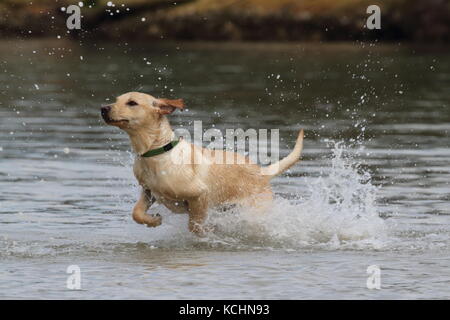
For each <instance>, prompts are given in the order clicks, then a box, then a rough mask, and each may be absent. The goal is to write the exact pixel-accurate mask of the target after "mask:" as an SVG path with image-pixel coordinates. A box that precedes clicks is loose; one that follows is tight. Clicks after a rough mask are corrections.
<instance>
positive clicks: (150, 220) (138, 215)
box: [133, 190, 162, 227]
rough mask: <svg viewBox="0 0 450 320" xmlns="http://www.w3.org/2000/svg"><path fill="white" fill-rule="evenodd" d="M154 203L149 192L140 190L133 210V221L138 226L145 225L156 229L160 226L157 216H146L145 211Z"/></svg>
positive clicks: (159, 218) (158, 216)
mask: <svg viewBox="0 0 450 320" xmlns="http://www.w3.org/2000/svg"><path fill="white" fill-rule="evenodd" d="M154 202H155V198H154V197H153V196H152V194H151V192H150V190H142V192H141V196H140V198H139V200H138V201H137V202H136V204H135V206H134V208H133V219H134V221H136V222H137V223H139V224H146V225H147V226H148V227H157V226H159V225H160V224H161V221H162V218H161V216H160V215H159V214H155V215H153V214H152V215H150V214H147V213H146V212H147V210H148V209H149V208H150V206H151V205H152V204H153V203H154Z"/></svg>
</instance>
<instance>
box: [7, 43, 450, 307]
mask: <svg viewBox="0 0 450 320" xmlns="http://www.w3.org/2000/svg"><path fill="white" fill-rule="evenodd" d="M448 51H449V50H448V48H440V49H434V48H431V49H430V48H427V49H425V48H420V47H411V46H406V45H396V44H392V45H380V44H377V45H369V44H360V43H355V44H332V45H330V44H329V45H325V44H323V45H321V44H264V43H263V44H257V43H253V44H252V43H242V44H228V43H177V44H171V43H145V44H144V43H125V42H124V43H118V44H107V43H83V42H77V41H74V42H66V41H63V40H33V41H19V40H17V41H3V42H1V43H0V298H3V299H12V298H19V299H23V298H31V299H52V298H54V299H109V298H111V299H119V298H124V299H130V298H133V299H178V298H181V299H216V298H217V299H241V298H242V299H244V298H245V299H321V298H323V299H339V298H343V299H352V298H354V299H408V298H414V299H424V298H433V299H436V298H447V299H448V298H450V289H449V288H450V259H449V257H450V188H449V181H450V149H449V129H450V90H449V88H450V55H449V54H448ZM134 90H136V91H142V92H147V93H151V94H153V95H155V96H158V97H173V98H183V99H185V101H186V103H187V106H188V108H187V111H185V112H182V113H178V114H174V115H173V116H171V119H170V120H171V123H172V125H173V126H174V127H175V128H180V127H183V128H187V129H188V130H192V126H193V121H195V120H199V121H202V124H203V128H204V129H208V128H213V127H214V128H217V129H219V130H223V131H225V130H226V129H229V128H231V129H236V128H243V129H248V128H255V129H278V130H279V132H280V146H281V150H280V154H281V156H284V155H286V154H287V153H288V152H289V149H290V148H292V147H293V144H294V141H295V137H296V135H297V132H298V130H299V129H300V128H304V129H305V130H306V140H305V148H304V157H303V161H302V162H301V163H300V164H298V165H296V166H295V167H293V168H292V169H291V170H290V171H288V172H287V173H286V174H284V175H282V176H279V177H277V178H276V179H274V180H273V189H274V191H275V193H276V199H275V202H274V205H273V208H271V210H270V212H269V213H268V214H267V215H265V216H261V217H257V218H252V219H249V218H248V217H247V216H246V215H245V213H244V212H238V211H228V212H214V211H213V212H211V213H210V218H209V220H210V222H211V223H212V224H214V225H215V226H216V231H214V233H212V234H209V235H208V236H207V237H206V238H197V237H195V236H192V235H191V234H189V232H188V231H187V227H186V226H187V216H185V215H174V214H171V213H170V212H169V211H168V210H167V209H165V208H163V207H161V206H155V207H153V208H152V209H151V210H152V212H159V213H160V214H161V215H162V216H163V224H162V225H161V226H160V227H158V228H154V229H149V228H145V227H143V226H142V225H138V224H136V223H134V222H133V220H132V219H131V215H130V212H131V209H132V206H133V203H134V201H136V199H137V197H138V193H139V188H138V186H137V184H136V181H135V179H134V177H133V174H132V168H131V166H132V162H133V154H132V153H131V152H130V145H129V141H128V138H127V136H126V135H125V134H124V133H121V132H120V131H119V130H118V129H117V128H113V127H108V126H105V125H104V124H103V122H102V121H101V119H100V116H99V107H100V105H102V104H105V103H108V101H112V99H114V97H115V96H117V95H119V94H121V93H124V92H127V91H134ZM72 265H75V266H78V267H79V270H80V272H81V290H70V289H69V288H68V287H67V279H68V277H69V276H70V274H68V273H67V268H68V267H69V266H72ZM370 266H372V267H371V268H375V270H376V268H377V267H379V270H380V278H379V280H380V289H368V287H367V281H368V278H369V277H370V279H376V272H375V273H371V271H370V270H374V269H371V268H369V267H370ZM374 266H375V267H374ZM368 268H369V273H368V272H367V271H368ZM369 282H370V281H369ZM370 283H376V281H375V282H370Z"/></svg>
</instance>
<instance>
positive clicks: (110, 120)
mask: <svg viewBox="0 0 450 320" xmlns="http://www.w3.org/2000/svg"><path fill="white" fill-rule="evenodd" d="M105 122H106V123H107V124H126V123H128V122H130V121H129V120H127V119H119V120H114V119H108V120H105Z"/></svg>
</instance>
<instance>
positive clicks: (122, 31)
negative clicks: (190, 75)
mask: <svg viewBox="0 0 450 320" xmlns="http://www.w3.org/2000/svg"><path fill="white" fill-rule="evenodd" d="M377 2H378V3H377ZM74 3H77V1H67V0H43V1H39V2H36V3H35V2H27V1H22V0H3V1H1V2H0V16H1V19H0V36H1V37H3V38H5V37H21V38H28V37H39V36H55V37H56V36H58V35H59V36H67V37H71V38H77V37H82V38H98V39H112V40H114V39H119V38H120V39H121V40H123V39H130V40H146V39H180V40H181V39H182V40H253V41H260V40H264V41H268V40H273V41H285V40H288V41H309V40H315V41H345V40H364V39H378V40H380V41H397V40H398V41H400V40H406V41H420V42H448V41H449V40H450V3H449V2H448V1H446V0H414V1H407V0H385V1H373V0H369V1H366V0H342V1H330V0H303V1H301V0H277V1H276V0H222V1H215V0H179V1H176V2H174V1H166V0H153V1H152V0H146V1H145V0H129V1H126V0H123V1H110V2H109V3H108V1H94V0H90V1H84V2H83V4H84V5H83V7H82V8H81V13H82V19H81V27H82V29H81V30H74V31H71V32H70V33H67V31H68V30H67V28H66V23H65V21H66V19H67V17H68V14H67V13H66V12H64V11H62V10H61V8H62V7H67V6H68V5H69V4H74ZM371 4H377V5H379V6H380V8H381V29H380V30H368V29H366V28H365V27H364V25H365V22H366V19H367V17H368V14H367V13H366V8H367V6H368V5H371Z"/></svg>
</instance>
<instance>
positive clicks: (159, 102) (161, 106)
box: [153, 98, 184, 114]
mask: <svg viewBox="0 0 450 320" xmlns="http://www.w3.org/2000/svg"><path fill="white" fill-rule="evenodd" d="M153 106H155V107H156V108H157V109H158V112H159V113H160V114H171V113H172V112H174V111H175V110H176V109H180V110H181V109H183V108H184V102H183V99H174V100H171V99H164V98H159V99H156V100H155V101H154V102H153Z"/></svg>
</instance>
